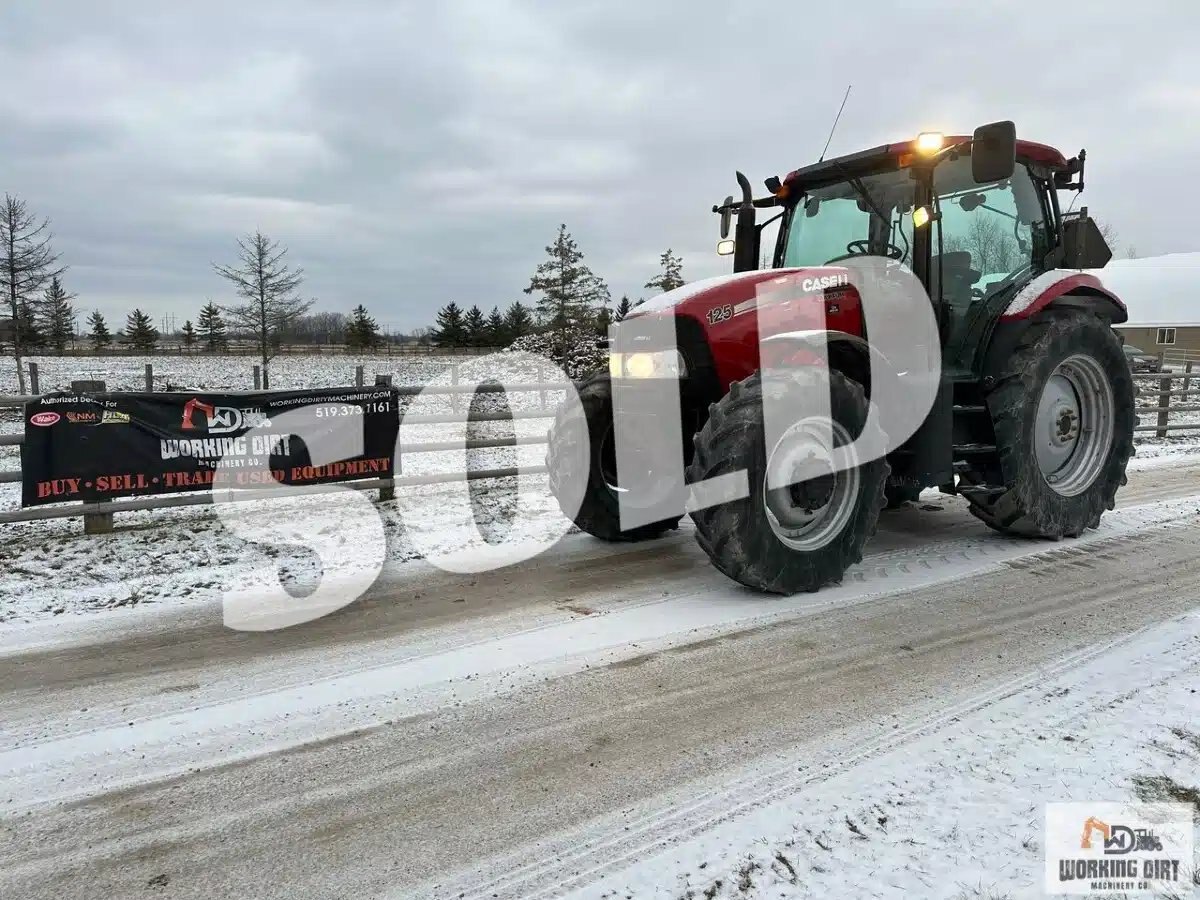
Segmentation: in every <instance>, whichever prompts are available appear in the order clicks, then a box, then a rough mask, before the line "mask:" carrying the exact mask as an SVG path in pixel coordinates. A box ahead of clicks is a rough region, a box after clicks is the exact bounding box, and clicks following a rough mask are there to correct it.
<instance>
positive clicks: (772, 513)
mask: <svg viewBox="0 0 1200 900" xmlns="http://www.w3.org/2000/svg"><path fill="white" fill-rule="evenodd" d="M830 438H832V440H833V447H844V446H847V445H849V444H850V437H849V435H848V434H847V433H846V430H845V429H844V428H843V427H842V426H841V425H839V424H838V423H837V422H832V423H831V422H829V421H828V420H821V419H805V420H803V421H801V422H798V423H797V424H795V425H793V426H792V427H791V428H789V429H788V430H787V432H785V433H784V435H783V437H781V438H780V439H779V441H778V442H777V443H776V444H775V447H774V448H773V449H772V450H771V452H770V454H769V455H768V456H767V467H766V471H767V476H766V478H765V479H764V480H763V508H764V509H765V510H766V515H767V522H768V523H769V524H770V526H771V530H772V531H773V532H774V533H775V536H776V537H777V538H778V539H779V540H780V541H781V542H782V543H783V544H784V545H786V546H788V547H790V548H792V549H793V550H803V551H812V550H819V549H820V548H821V547H824V546H825V545H826V544H828V543H829V542H830V541H832V540H833V539H834V538H836V537H837V536H838V535H839V534H841V533H842V530H843V529H844V528H845V527H846V523H847V522H849V521H850V517H851V516H852V515H853V513H854V506H855V502H856V501H857V498H858V490H859V481H860V478H859V471H858V468H857V467H854V468H850V469H846V470H843V471H840V472H838V471H834V470H833V467H832V466H831V465H830V463H829V460H830V457H831V456H832V450H833V447H830V446H829V440H830ZM773 482H774V483H776V484H784V485H786V486H785V487H780V488H773V489H772V488H769V487H768V485H769V484H771V483H773Z"/></svg>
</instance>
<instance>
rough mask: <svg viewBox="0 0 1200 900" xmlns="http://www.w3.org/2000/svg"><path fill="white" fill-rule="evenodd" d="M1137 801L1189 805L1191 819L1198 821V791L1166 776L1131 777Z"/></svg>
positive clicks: (1199, 817) (1199, 797)
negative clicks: (1190, 807) (1190, 806)
mask: <svg viewBox="0 0 1200 900" xmlns="http://www.w3.org/2000/svg"><path fill="white" fill-rule="evenodd" d="M1133 792H1134V793H1135V794H1137V796H1138V799H1140V800H1146V801H1148V802H1158V803H1190V804H1191V805H1192V816H1193V818H1197V819H1200V790H1197V789H1196V788H1194V787H1187V786H1186V785H1182V784H1179V783H1178V782H1177V781H1175V780H1174V779H1172V778H1170V777H1168V776H1166V775H1135V776H1133Z"/></svg>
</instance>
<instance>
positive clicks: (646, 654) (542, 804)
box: [0, 458, 1200, 898]
mask: <svg viewBox="0 0 1200 900" xmlns="http://www.w3.org/2000/svg"><path fill="white" fill-rule="evenodd" d="M1197 495H1200V461H1198V460H1196V459H1194V458H1191V459H1184V460H1174V461H1171V462H1169V463H1166V462H1164V463H1163V464H1161V465H1159V464H1153V465H1145V466H1142V467H1140V468H1139V470H1138V471H1135V472H1134V473H1133V474H1132V475H1131V481H1130V484H1129V486H1128V487H1127V488H1126V489H1125V490H1123V491H1122V494H1121V501H1122V503H1121V506H1120V507H1119V508H1118V510H1117V511H1116V512H1115V513H1113V514H1110V515H1109V516H1108V517H1106V519H1105V523H1104V526H1103V528H1102V529H1101V530H1100V531H1098V532H1095V533H1091V534H1090V535H1089V536H1088V537H1087V538H1086V539H1084V540H1080V541H1069V542H1063V543H1060V544H1049V543H1037V542H1024V541H1015V540H1011V539H1006V538H1003V537H1000V536H997V535H994V534H992V533H991V532H989V531H988V530H987V529H986V528H984V527H983V526H982V525H980V524H979V523H977V522H976V521H975V520H974V519H972V518H971V517H970V516H969V515H967V514H966V512H965V511H964V510H963V509H962V506H961V504H959V503H958V502H957V501H955V500H953V499H950V498H938V499H937V500H936V501H935V502H933V503H929V504H925V506H923V507H921V508H918V507H910V508H907V509H904V510H900V511H898V512H896V513H892V514H887V515H886V516H885V518H884V520H883V522H882V526H881V530H880V534H879V535H878V536H877V538H876V540H875V541H874V542H873V543H872V545H871V546H870V555H869V556H868V557H867V558H866V559H865V560H864V563H863V565H862V566H860V567H856V569H855V570H853V571H852V573H851V574H850V576H849V577H848V579H847V581H846V583H845V584H844V585H843V586H841V587H838V588H834V589H832V590H825V591H822V592H820V593H818V594H815V595H806V596H803V597H795V598H786V599H784V598H773V597H761V596H757V595H754V594H751V593H749V592H746V591H743V590H741V589H739V588H737V587H736V586H734V585H732V584H731V583H729V582H727V581H726V580H724V579H723V578H722V577H721V576H720V575H719V574H718V573H716V572H715V571H713V570H712V569H711V568H710V567H709V566H708V564H707V562H706V561H705V559H704V557H703V555H702V554H701V552H700V551H699V550H698V548H696V547H695V546H694V544H693V542H692V541H691V538H690V534H688V532H687V529H686V528H685V529H683V530H681V532H680V533H679V534H677V535H673V536H671V537H668V538H667V539H665V540H663V541H661V542H657V543H655V544H653V545H638V546H636V547H612V546H604V545H600V544H597V543H594V542H591V541H589V540H587V539H584V538H582V537H580V536H571V537H568V538H566V539H564V540H563V541H562V542H561V543H560V544H559V545H558V546H557V547H556V548H555V549H554V550H553V551H551V552H550V553H548V554H545V555H543V556H542V557H540V558H538V559H536V560H534V561H532V562H530V563H527V564H523V565H519V566H514V567H511V568H510V569H506V570H502V571H500V572H496V573H489V574H488V575H486V576H452V575H447V574H444V573H437V572H434V571H432V570H431V569H429V568H428V567H427V566H424V565H423V564H420V563H409V564H405V565H404V566H399V567H397V568H395V569H393V570H390V571H389V573H388V575H387V577H386V578H385V579H384V580H383V581H382V582H381V583H380V584H378V585H377V586H376V588H375V589H374V590H373V591H372V593H371V594H370V595H369V596H368V597H367V598H365V599H364V600H363V601H360V602H359V603H356V604H354V605H353V606H351V607H349V608H347V609H345V610H343V611H341V612H340V613H338V614H336V615H333V616H330V617H327V618H325V619H321V620H319V621H317V622H314V623H311V624H310V625H307V626H303V627H300V628H296V629H291V630H288V631H284V632H277V633H269V634H258V635H255V634H243V633H235V632H231V631H227V630H224V629H222V628H221V626H220V624H219V623H220V618H219V608H218V607H216V606H214V605H213V604H207V605H196V606H187V607H181V608H179V609H177V610H174V611H172V612H170V613H169V614H167V615H159V616H154V617H152V616H146V617H141V618H129V619H123V620H109V621H107V622H102V623H96V622H89V621H86V620H79V621H64V620H61V619H60V620H58V621H56V622H52V623H40V624H35V625H32V626H28V627H24V628H21V629H17V630H9V631H8V632H5V633H4V635H3V637H0V641H3V643H2V644H0V721H3V732H2V733H0V810H3V812H0V896H20V897H40V896H45V897H50V896H54V897H56V898H66V897H94V896H121V897H124V896H139V897H140V896H146V892H147V891H148V890H152V891H162V892H164V894H165V895H167V896H178V897H212V896H239V897H242V896H256V897H275V896H278V897H285V896H286V897H296V896H322V897H324V896H345V897H351V896H354V897H357V896H364V897H365V896H379V895H389V894H390V895H397V896H414V897H442V896H445V897H459V896H462V895H464V894H465V895H466V896H479V897H493V896H498V897H527V896H536V895H542V896H558V895H561V894H564V893H566V892H567V891H569V890H579V891H582V892H583V893H584V894H585V895H589V896H590V895H594V894H595V895H598V894H599V893H600V892H602V891H604V890H615V889H620V893H619V895H620V896H625V895H626V894H627V893H629V892H630V891H633V895H634V896H647V895H654V896H658V895H661V896H664V897H684V896H687V891H688V890H691V889H693V888H695V889H696V893H695V896H704V894H703V891H704V890H707V888H709V887H711V886H712V885H713V884H714V883H715V881H718V880H719V881H721V882H722V884H721V886H719V887H718V888H717V889H716V890H717V892H716V893H713V894H712V896H714V897H715V896H740V895H741V894H738V893H736V891H737V890H741V888H740V887H738V884H739V878H738V877H734V876H736V874H737V871H738V867H739V866H741V865H744V864H745V860H741V859H740V856H739V854H740V853H741V851H742V849H748V848H742V847H741V846H740V845H739V844H738V840H739V838H738V837H737V835H742V836H743V837H744V836H745V835H746V834H759V832H757V831H753V829H752V830H751V831H750V832H747V831H745V830H744V829H743V830H740V831H736V833H734V836H733V837H730V834H731V833H730V832H729V830H728V829H729V828H730V827H731V826H730V825H729V824H728V823H729V822H744V821H746V820H745V816H746V815H748V814H753V813H754V812H755V811H756V810H758V811H760V812H761V810H764V809H776V810H777V811H778V810H779V809H783V810H785V811H786V812H781V813H779V815H780V816H782V815H790V816H792V817H793V819H794V820H796V821H799V822H801V824H800V825H799V826H797V827H800V828H802V829H808V830H809V831H811V832H812V833H815V834H821V833H823V832H824V831H826V830H828V828H829V827H830V823H829V822H827V821H826V820H828V819H829V818H830V816H832V817H833V819H832V820H830V821H832V822H835V823H836V822H839V821H840V819H839V817H840V816H844V815H846V814H847V813H848V812H849V811H850V809H849V807H847V808H845V809H843V808H842V807H841V806H839V805H838V804H837V803H836V802H834V801H833V800H831V799H830V796H831V795H830V794H829V792H828V790H825V789H823V790H825V793H821V794H819V796H820V798H821V799H820V802H819V803H818V802H815V801H814V806H813V807H812V810H813V811H812V813H811V815H810V816H808V814H805V813H797V812H796V809H797V805H799V807H800V808H801V810H803V809H804V808H805V800H804V798H806V797H808V796H809V792H810V791H816V790H817V787H816V786H819V785H821V784H826V783H833V782H832V780H831V779H834V778H836V777H840V776H841V775H844V774H845V773H847V772H848V771H850V770H851V769H853V770H856V771H858V770H861V771H862V772H863V773H868V774H863V775H862V778H860V779H859V781H860V782H862V781H863V780H864V779H867V778H868V777H869V778H875V779H881V780H882V781H883V782H887V781H888V780H889V779H895V778H896V777H899V776H901V775H904V776H905V777H907V776H908V775H912V776H913V777H917V776H918V775H919V774H920V773H921V772H922V771H924V769H923V767H925V766H926V762H925V761H924V760H926V754H925V752H924V751H922V753H920V754H915V755H905V752H906V751H905V750H904V748H906V747H917V746H918V745H920V742H922V741H930V740H943V739H945V740H950V738H947V737H946V736H947V735H951V736H953V735H955V734H960V733H961V729H962V722H964V721H968V720H969V719H970V717H971V716H973V715H980V714H983V715H987V714H989V713H988V712H987V711H989V710H993V711H994V710H1000V709H1011V708H1012V704H1013V703H1014V702H1015V701H1014V700H1013V698H1014V697H1027V696H1028V697H1032V696H1034V695H1033V694H1029V693H1028V692H1029V691H1034V690H1035V689H1037V688H1039V687H1040V686H1044V685H1045V684H1049V683H1052V682H1054V681H1055V679H1060V678H1065V677H1068V673H1069V672H1071V671H1074V669H1076V668H1077V667H1079V666H1093V667H1094V666H1100V667H1101V668H1100V669H1099V670H1098V671H1101V672H1103V671H1111V669H1107V670H1106V669H1104V668H1103V666H1104V665H1105V663H1104V661H1105V660H1110V661H1113V660H1117V657H1115V656H1113V654H1117V653H1122V652H1131V651H1128V650H1127V648H1125V649H1122V647H1121V646H1120V645H1119V644H1118V645H1114V643H1113V642H1114V641H1115V642H1122V641H1127V639H1128V638H1129V636H1130V635H1131V634H1135V633H1138V631H1139V629H1142V628H1146V627H1154V626H1159V625H1161V624H1162V623H1164V622H1171V621H1175V624H1174V625H1172V626H1170V627H1171V628H1173V629H1175V633H1176V635H1175V638H1176V639H1177V640H1185V644H1186V638H1187V635H1188V634H1189V633H1190V632H1188V630H1187V629H1188V628H1191V627H1193V626H1192V625H1188V624H1186V623H1188V622H1190V621H1192V620H1188V619H1186V618H1184V619H1180V617H1186V616H1187V615H1188V614H1189V613H1190V612H1191V611H1193V610H1194V609H1195V608H1196V607H1198V606H1200V601H1198V600H1197V596H1198V594H1200V553H1198V551H1200V529H1197V528H1196V525H1197V524H1200V496H1197ZM927 496H928V497H929V498H930V499H932V497H933V495H927ZM931 507H938V508H931ZM1181 622H1182V623H1185V624H1182V625H1181V624H1180V623H1181ZM52 629H53V630H52ZM1160 643H1161V639H1160ZM1168 644H1171V642H1170V641H1168ZM1171 646H1174V644H1171ZM1189 648H1190V649H1189ZM1179 653H1182V654H1183V655H1182V656H1180V655H1179V654H1176V655H1177V656H1178V658H1177V659H1174V662H1173V664H1177V666H1182V670H1181V671H1184V670H1186V671H1192V670H1193V669H1194V667H1195V660H1196V656H1197V649H1196V648H1195V646H1194V642H1193V644H1188V645H1187V646H1186V647H1184V649H1183V650H1181V651H1179ZM1189 660H1190V662H1189ZM1112 664H1113V665H1118V664H1119V665H1121V666H1122V669H1121V671H1129V670H1130V669H1129V667H1128V666H1127V665H1125V664H1124V663H1118V662H1112ZM1186 671H1185V674H1186ZM1137 687H1138V685H1137V684H1136V683H1132V684H1131V683H1127V682H1126V683H1124V687H1123V689H1124V690H1126V691H1127V690H1130V689H1134V688H1137ZM1037 696H1040V694H1038V695H1037ZM1172 696H1174V695H1172ZM1189 697H1190V698H1191V700H1190V702H1191V708H1190V709H1189V708H1184V709H1181V710H1178V715H1179V716H1180V717H1181V721H1183V722H1184V723H1186V722H1187V721H1188V720H1190V719H1191V720H1194V719H1197V718H1200V705H1197V703H1196V701H1195V697H1196V695H1195V694H1190V695H1184V700H1183V702H1184V704H1185V707H1186V704H1187V703H1188V699H1187V698H1189ZM1005 704H1007V706H1006V705H1005ZM979 710H983V711H984V712H983V713H978V712H977V711H979ZM1171 712H1172V714H1174V713H1175V711H1174V710H1172V711H1171ZM1022 727H1023V728H1028V727H1030V726H1029V724H1028V723H1025V725H1023V726H1022ZM921 746H923V745H921ZM938 746H943V745H941V744H939V745H938ZM929 752H930V753H932V752H933V751H932V750H930V751H929ZM887 760H891V762H890V763H888V762H886V761H887ZM1096 777H1097V789H1098V790H1100V789H1107V788H1108V787H1109V785H1108V784H1107V783H1105V782H1104V781H1103V779H1102V775H1100V774H1097V776H1096ZM855 783H859V782H855ZM864 783H865V782H864ZM818 793H819V792H818ZM818 793H814V794H813V796H814V797H817V796H818ZM797 798H799V800H797ZM1057 799H1063V798H1057ZM879 802H882V798H880V801H879ZM779 804H783V806H782V807H780V806H779ZM830 810H832V811H830ZM889 815H894V814H889ZM951 815H953V814H951ZM797 816H799V819H797V818H796V817H797ZM806 816H808V817H807V818H806ZM777 819H778V816H777ZM896 820H897V821H902V820H903V817H901V816H897V817H896ZM714 827H716V828H717V830H716V831H714V830H712V829H713V828H714ZM755 827H757V826H755ZM843 827H844V826H843ZM721 829H724V830H723V831H722V830H721ZM769 830H770V829H765V828H763V829H760V831H761V834H760V837H761V842H760V843H762V846H763V847H767V846H768V844H770V841H772V840H776V839H778V841H779V842H783V841H784V839H785V837H786V835H781V834H779V833H771V834H768V833H767V832H768V831H769ZM776 831H778V829H776ZM891 834H892V836H893V837H895V838H897V839H899V838H900V837H901V835H900V834H899V833H898V832H896V831H895V830H893V831H892V832H891ZM704 835H718V836H719V838H715V839H714V840H716V843H715V844H714V843H709V844H696V843H695V841H702V840H703V839H704ZM854 840H859V838H854ZM826 843H828V842H826ZM770 846H775V845H774V844H770ZM779 846H780V847H783V846H784V844H783V843H779ZM672 847H675V848H679V847H683V848H685V850H682V851H680V850H677V852H676V853H675V855H674V856H670V854H669V853H668V855H667V856H662V853H663V851H664V850H669V849H670V848H672ZM714 848H715V849H714ZM851 849H853V847H852V846H851ZM785 850H786V852H785V851H783V850H781V851H780V852H783V853H784V855H785V857H787V858H788V859H789V865H791V866H793V867H796V866H799V865H801V864H807V862H808V859H807V857H806V856H805V853H808V852H810V851H811V848H808V849H805V848H800V849H796V846H795V844H793V845H792V846H791V847H787V848H785ZM812 852H815V851H812ZM722 854H724V856H723V855H722ZM789 854H790V855H789ZM853 855H854V854H853V853H851V852H849V851H848V853H847V859H849V858H850V857H853ZM725 857H728V858H725ZM735 857H737V858H735ZM702 863H703V866H701V864H702ZM838 864H839V865H841V862H839V863H838ZM710 865H711V867H712V868H711V870H710V869H709V868H708V867H709V866H710ZM756 865H757V867H758V868H757V869H755V870H754V871H759V872H761V871H763V870H764V865H765V866H766V867H768V868H769V865H770V859H769V858H765V861H764V860H759V861H758V862H757V863H756ZM631 866H632V867H633V868H632V869H630V867H631ZM726 870H728V871H726ZM781 871H782V870H781ZM806 871H808V870H806ZM655 873H658V874H659V875H661V878H656V876H655ZM730 873H733V874H732V875H731V874H730ZM819 874H820V873H815V874H814V873H812V872H809V875H811V876H812V877H813V878H815V879H816V881H817V882H819V880H820V879H819V878H817V875H819ZM710 875H711V878H710ZM858 877H861V878H866V874H865V870H864V872H862V873H860V875H859V876H858ZM706 879H707V880H706ZM780 879H782V880H779V884H785V882H787V877H786V872H785V875H784V876H780ZM766 881H767V879H766V878H764V877H759V878H758V879H757V883H759V884H765V883H766ZM750 883H751V888H752V887H753V884H754V883H756V879H755V878H753V877H752V878H750ZM806 883H807V882H806ZM813 883H816V882H813ZM601 885H605V886H604V887H601ZM793 886H794V885H793ZM948 887H953V885H949V886H948ZM751 888H747V890H750V889H751ZM722 892H725V893H722ZM744 893H745V891H743V894H744ZM817 893H824V894H828V893H830V891H829V890H826V891H824V892H822V891H817ZM853 893H855V894H856V895H865V894H869V893H870V891H869V890H867V889H864V890H863V891H854V892H853ZM880 893H886V891H884V890H882V888H881V889H880ZM1013 893H1014V894H1015V895H1017V894H1019V892H1018V891H1013ZM952 894H953V891H949V892H948V893H946V894H945V895H946V896H951V895H952ZM771 895H772V896H776V895H777V893H773V894H771ZM786 895H787V894H786V893H785V896H786ZM927 895H928V896H941V895H942V894H941V893H939V891H938V890H933V889H931V890H930V891H929V893H928V894H927ZM764 896H765V895H764Z"/></svg>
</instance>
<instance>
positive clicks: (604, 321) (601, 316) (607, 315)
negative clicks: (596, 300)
mask: <svg viewBox="0 0 1200 900" xmlns="http://www.w3.org/2000/svg"><path fill="white" fill-rule="evenodd" d="M612 316H613V314H612V310H611V309H609V308H608V307H607V306H602V307H600V312H598V313H596V334H598V335H600V336H601V337H607V336H608V326H609V325H611V324H612V321H613V317H612Z"/></svg>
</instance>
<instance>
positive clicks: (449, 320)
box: [429, 300, 467, 347]
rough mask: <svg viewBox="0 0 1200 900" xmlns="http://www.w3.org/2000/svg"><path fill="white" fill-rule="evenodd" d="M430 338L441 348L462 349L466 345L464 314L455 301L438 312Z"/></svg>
mask: <svg viewBox="0 0 1200 900" xmlns="http://www.w3.org/2000/svg"><path fill="white" fill-rule="evenodd" d="M429 338H430V340H431V341H433V343H435V344H436V345H437V346H439V347H461V346H463V345H464V344H465V343H466V339H467V332H466V328H465V326H464V324H463V313H462V310H461V309H460V308H459V306H458V304H457V303H455V302H454V301H453V300H451V301H450V302H449V303H447V304H446V305H445V306H443V307H442V308H441V309H439V310H438V314H437V322H436V323H435V324H434V326H433V333H432V334H431V335H430V336H429Z"/></svg>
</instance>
